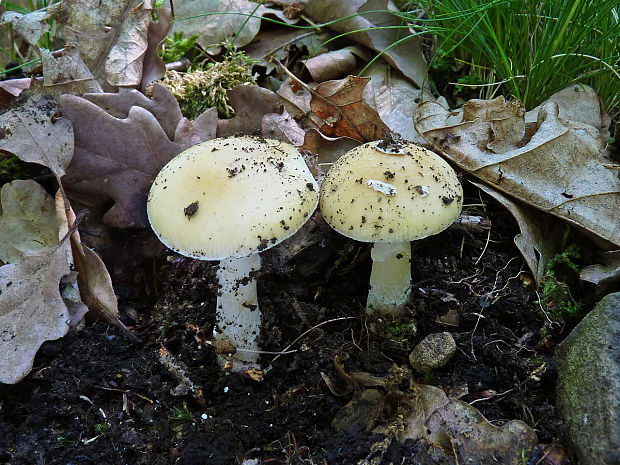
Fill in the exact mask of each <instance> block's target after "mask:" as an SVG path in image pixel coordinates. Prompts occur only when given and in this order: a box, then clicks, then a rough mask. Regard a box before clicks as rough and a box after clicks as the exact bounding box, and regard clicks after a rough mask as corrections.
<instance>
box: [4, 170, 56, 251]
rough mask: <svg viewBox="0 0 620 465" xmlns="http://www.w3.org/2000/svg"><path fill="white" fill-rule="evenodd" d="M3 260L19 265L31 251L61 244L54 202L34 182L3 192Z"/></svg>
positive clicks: (13, 185)
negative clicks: (25, 253) (23, 257)
mask: <svg viewBox="0 0 620 465" xmlns="http://www.w3.org/2000/svg"><path fill="white" fill-rule="evenodd" d="M0 213H1V215H0V260H1V261H3V262H4V263H16V262H18V261H19V260H20V259H21V257H22V256H23V255H24V252H26V251H27V250H30V251H37V250H40V249H42V248H43V247H49V246H53V245H56V244H57V243H58V225H57V223H56V214H55V208H54V200H53V199H52V197H51V196H50V195H49V194H48V193H47V192H45V189H43V187H41V185H40V184H39V183H37V182H35V181H33V180H31V179H28V180H15V181H13V182H11V183H7V184H4V185H3V186H2V190H1V191H0Z"/></svg>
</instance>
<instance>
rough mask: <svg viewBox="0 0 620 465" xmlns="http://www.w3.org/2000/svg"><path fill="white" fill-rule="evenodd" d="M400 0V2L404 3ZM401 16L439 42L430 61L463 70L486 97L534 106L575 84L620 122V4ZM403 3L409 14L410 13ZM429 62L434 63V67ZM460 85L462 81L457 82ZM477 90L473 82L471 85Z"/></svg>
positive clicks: (595, 1) (545, 2)
mask: <svg viewBox="0 0 620 465" xmlns="http://www.w3.org/2000/svg"><path fill="white" fill-rule="evenodd" d="M401 3H402V2H401ZM415 3H416V8H419V7H422V8H424V9H425V10H426V14H427V18H426V19H419V11H415V12H414V11H413V10H411V11H409V12H404V13H402V17H403V19H405V20H406V21H407V22H408V23H409V24H410V25H412V27H413V28H414V29H415V30H416V31H417V32H424V33H425V34H430V35H434V36H436V37H437V49H436V51H435V54H434V56H433V59H432V61H442V60H446V59H448V60H451V61H452V63H453V64H458V65H460V66H461V67H463V66H464V67H465V74H468V75H470V76H472V78H471V80H472V81H474V82H475V81H476V80H479V81H482V82H485V83H487V84H488V83H498V84H497V85H491V86H489V85H485V86H481V87H480V89H481V95H480V97H481V98H491V97H492V96H493V95H494V94H495V93H496V92H498V91H500V92H504V93H509V94H512V95H513V96H514V97H516V98H518V99H519V100H520V101H521V102H523V104H524V105H525V107H526V108H527V109H531V108H533V107H535V106H536V105H538V104H540V103H541V102H543V101H544V100H545V99H547V98H548V97H550V96H551V95H552V94H553V93H554V92H556V91H559V90H561V89H563V88H564V87H566V86H568V85H570V84H573V83H582V84H588V85H590V86H592V87H593V88H594V89H596V91H597V92H598V94H599V96H600V97H601V99H602V100H603V102H604V104H605V106H606V108H607V109H608V111H610V112H611V114H612V117H613V118H614V119H616V120H617V119H618V116H619V115H618V113H619V110H618V107H619V104H620V102H619V99H620V19H619V14H620V11H619V10H620V6H619V5H620V4H618V3H617V2H610V1H608V0H588V1H586V0H542V1H522V0H486V1H484V0H442V1H441V2H435V1H432V0H420V1H416V2H415ZM412 5H413V4H412V2H406V3H405V4H404V5H402V7H403V8H404V9H407V8H412ZM431 65H432V63H431ZM460 84H461V85H463V83H462V82H461V83H460ZM474 85H476V84H474Z"/></svg>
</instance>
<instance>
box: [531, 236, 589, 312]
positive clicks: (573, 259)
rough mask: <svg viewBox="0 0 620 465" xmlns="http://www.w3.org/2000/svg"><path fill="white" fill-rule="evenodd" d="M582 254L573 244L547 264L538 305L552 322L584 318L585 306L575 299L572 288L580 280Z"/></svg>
mask: <svg viewBox="0 0 620 465" xmlns="http://www.w3.org/2000/svg"><path fill="white" fill-rule="evenodd" d="M580 258H581V252H580V251H579V248H578V247H577V246H576V245H575V244H572V245H570V246H569V247H567V248H566V249H565V250H564V251H563V252H560V253H558V254H556V255H555V256H554V257H553V258H551V260H549V262H548V263H547V270H546V273H545V276H544V277H543V279H542V282H541V285H540V300H539V301H538V303H539V304H540V305H541V306H542V308H543V309H544V310H545V312H546V313H547V315H548V316H549V318H550V319H551V320H552V321H557V322H559V323H564V322H566V321H570V320H573V319H577V318H579V317H581V316H582V313H583V310H584V305H583V303H582V302H579V301H577V300H575V299H574V298H573V295H572V293H571V290H570V287H571V285H573V286H574V285H576V283H577V282H578V280H579V272H580V269H579V260H580Z"/></svg>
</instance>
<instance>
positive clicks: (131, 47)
mask: <svg viewBox="0 0 620 465" xmlns="http://www.w3.org/2000/svg"><path fill="white" fill-rule="evenodd" d="M48 11H49V12H50V14H51V15H52V16H54V18H55V19H56V20H57V21H58V23H59V24H60V27H61V32H62V35H63V37H64V38H65V40H66V43H67V44H68V45H74V46H76V47H77V48H78V50H79V52H80V56H81V57H82V59H83V60H84V63H85V64H86V66H87V67H88V69H90V71H91V72H92V73H93V75H94V76H95V78H96V79H97V81H99V83H100V84H101V86H102V87H103V88H104V89H110V88H111V87H113V86H138V85H140V82H141V80H142V64H143V60H144V55H145V53H146V49H147V42H148V41H147V32H148V28H149V24H150V22H151V12H152V6H151V2H150V1H146V2H144V1H141V0H107V1H105V2H99V3H98V4H96V5H94V4H93V3H92V2H90V1H89V0H65V1H63V2H60V3H56V4H54V5H52V6H51V7H50V8H49V9H48Z"/></svg>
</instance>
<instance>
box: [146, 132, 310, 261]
mask: <svg viewBox="0 0 620 465" xmlns="http://www.w3.org/2000/svg"><path fill="white" fill-rule="evenodd" d="M318 190H319V188H318V185H317V183H316V181H315V180H314V178H313V177H312V174H311V173H310V170H309V169H308V167H307V166H306V163H305V162H304V159H303V157H302V156H301V154H300V153H299V151H298V150H297V149H296V148H295V147H293V146H292V145H289V144H286V143H284V142H280V141H276V140H270V139H262V138H258V137H249V136H241V137H230V138H219V139H212V140H209V141H207V142H203V143H201V144H198V145H195V146H193V147H191V148H189V149H187V150H185V151H184V152H182V153H180V154H179V155H177V156H176V157H175V158H173V159H172V160H171V161H170V162H168V164H167V165H166V166H164V167H163V168H162V170H161V171H160V172H159V174H158V175H157V177H156V178H155V181H154V182H153V185H152V186H151V191H150V193H149V196H148V202H147V212H148V217H149V221H150V223H151V226H152V228H153V230H154V231H155V234H157V236H158V237H159V239H160V240H161V241H162V242H163V243H164V244H165V245H167V246H168V247H169V248H170V249H172V250H174V251H176V252H179V253H180V254H183V255H186V256H188V257H193V258H198V259H203V260H222V259H224V258H227V257H244V256H247V255H250V254H252V253H254V252H256V251H260V250H265V249H268V248H270V247H273V246H274V245H276V244H278V243H280V242H281V241H283V240H284V239H286V238H287V237H290V236H292V235H293V234H295V232H296V231H297V230H298V229H299V228H300V227H301V226H302V225H303V224H304V223H305V222H306V220H307V219H308V218H309V217H310V215H311V214H312V212H314V210H315V209H316V206H317V204H318V197H319V192H318Z"/></svg>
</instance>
